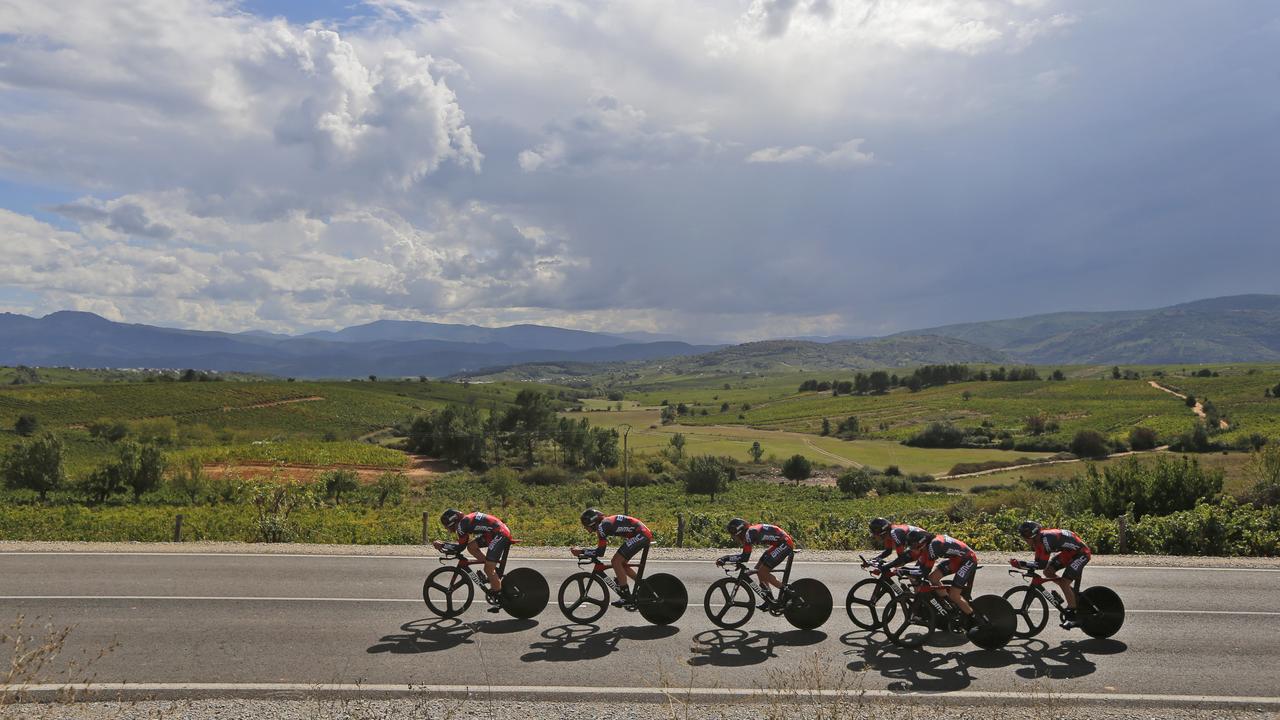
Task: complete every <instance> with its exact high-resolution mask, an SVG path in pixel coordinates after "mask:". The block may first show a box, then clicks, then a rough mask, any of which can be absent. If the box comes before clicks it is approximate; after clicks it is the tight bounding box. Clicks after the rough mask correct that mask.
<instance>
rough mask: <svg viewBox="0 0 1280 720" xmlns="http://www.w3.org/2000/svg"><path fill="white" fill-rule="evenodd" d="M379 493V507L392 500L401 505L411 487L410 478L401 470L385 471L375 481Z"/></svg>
mask: <svg viewBox="0 0 1280 720" xmlns="http://www.w3.org/2000/svg"><path fill="white" fill-rule="evenodd" d="M373 489H374V491H375V492H376V493H377V495H378V509H382V507H383V506H384V505H386V504H387V503H388V502H390V503H391V504H392V505H399V504H400V503H401V502H402V501H403V500H404V493H405V491H406V490H408V489H409V478H407V477H405V476H404V473H401V472H384V473H382V474H381V475H379V476H378V479H377V480H375V481H374V483H373Z"/></svg>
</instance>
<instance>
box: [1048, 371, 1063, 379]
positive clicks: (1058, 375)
mask: <svg viewBox="0 0 1280 720" xmlns="http://www.w3.org/2000/svg"><path fill="white" fill-rule="evenodd" d="M1049 377H1051V378H1053V379H1054V380H1059V381H1061V380H1066V379H1067V376H1066V375H1063V374H1062V371H1061V370H1054V371H1053V375H1050V376H1049Z"/></svg>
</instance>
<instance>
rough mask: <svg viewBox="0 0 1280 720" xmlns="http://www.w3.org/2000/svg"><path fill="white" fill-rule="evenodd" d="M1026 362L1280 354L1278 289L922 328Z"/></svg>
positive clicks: (1252, 358)
mask: <svg viewBox="0 0 1280 720" xmlns="http://www.w3.org/2000/svg"><path fill="white" fill-rule="evenodd" d="M923 334H928V335H941V336H946V337H952V338H957V339H960V340H966V341H968V342H972V343H976V344H979V345H985V346H987V347H990V348H995V349H997V350H1001V351H1003V352H1005V353H1008V354H1009V355H1011V356H1013V357H1015V358H1017V359H1019V360H1022V361H1024V362H1032V363H1043V364H1091V363H1131V364H1136V363H1214V362H1266V361H1280V295H1236V296H1232V297H1220V298H1211V299H1207V300H1197V301H1195V302H1189V303H1183V304H1181V305H1173V306H1171V307H1165V308H1156V309H1153V310H1126V311H1120V312H1070V313H1052V314H1047V315H1032V316H1029V317H1023V318H1015V319H1011V320H993V321H990V322H978V323H964V324H961V325H947V326H944V327H936V328H928V329H926V330H917V331H912V332H909V333H903V334H901V335H899V336H897V337H903V336H912V335H923Z"/></svg>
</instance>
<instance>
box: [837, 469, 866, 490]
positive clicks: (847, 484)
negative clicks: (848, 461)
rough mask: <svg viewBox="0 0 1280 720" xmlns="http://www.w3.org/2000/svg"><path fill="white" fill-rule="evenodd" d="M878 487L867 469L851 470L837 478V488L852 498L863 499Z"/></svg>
mask: <svg viewBox="0 0 1280 720" xmlns="http://www.w3.org/2000/svg"><path fill="white" fill-rule="evenodd" d="M875 485H876V483H875V479H874V478H873V477H872V475H871V473H870V472H868V471H867V469H866V468H849V469H848V470H845V471H844V472H842V473H840V476H839V477H837V478H836V487H837V488H839V489H840V492H842V493H844V494H845V495H848V496H850V497H863V496H864V495H866V494H867V493H869V492H871V489H872V488H874V487H875Z"/></svg>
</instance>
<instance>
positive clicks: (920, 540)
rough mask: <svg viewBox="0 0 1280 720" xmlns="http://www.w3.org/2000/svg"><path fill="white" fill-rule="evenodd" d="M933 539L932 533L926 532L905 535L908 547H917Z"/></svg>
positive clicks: (913, 532)
mask: <svg viewBox="0 0 1280 720" xmlns="http://www.w3.org/2000/svg"><path fill="white" fill-rule="evenodd" d="M932 539H933V533H931V532H929V531H928V530H912V531H911V532H909V533H907V545H908V546H910V547H918V546H920V545H923V544H925V543H927V542H929V541H930V540H932Z"/></svg>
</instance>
